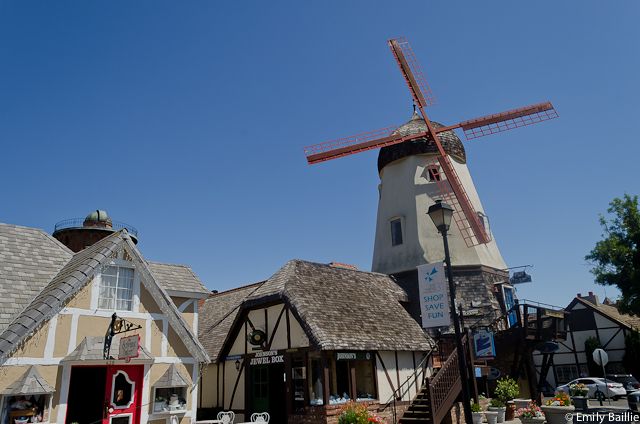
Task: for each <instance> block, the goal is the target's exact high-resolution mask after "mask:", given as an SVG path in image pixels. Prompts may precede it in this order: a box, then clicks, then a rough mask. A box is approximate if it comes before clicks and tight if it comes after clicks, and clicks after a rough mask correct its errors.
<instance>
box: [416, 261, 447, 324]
mask: <svg viewBox="0 0 640 424" xmlns="http://www.w3.org/2000/svg"><path fill="white" fill-rule="evenodd" d="M418 290H419V293H420V314H421V315H422V327H423V328H433V327H448V326H449V324H450V323H451V316H450V315H449V296H448V294H447V281H446V278H445V275H444V265H443V264H442V262H438V263H435V264H426V265H420V266H419V267H418Z"/></svg>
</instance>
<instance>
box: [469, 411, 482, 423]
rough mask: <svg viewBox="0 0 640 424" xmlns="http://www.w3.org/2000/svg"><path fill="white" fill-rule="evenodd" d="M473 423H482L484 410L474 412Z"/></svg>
mask: <svg viewBox="0 0 640 424" xmlns="http://www.w3.org/2000/svg"><path fill="white" fill-rule="evenodd" d="M471 415H473V416H472V417H471V418H472V419H473V424H482V412H472V413H471Z"/></svg>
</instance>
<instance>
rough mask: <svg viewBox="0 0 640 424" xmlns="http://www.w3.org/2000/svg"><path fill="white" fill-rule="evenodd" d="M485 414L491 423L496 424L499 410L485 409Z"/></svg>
mask: <svg viewBox="0 0 640 424" xmlns="http://www.w3.org/2000/svg"><path fill="white" fill-rule="evenodd" d="M484 416H485V418H486V419H487V422H488V423H489V424H496V423H497V422H498V411H485V413H484Z"/></svg>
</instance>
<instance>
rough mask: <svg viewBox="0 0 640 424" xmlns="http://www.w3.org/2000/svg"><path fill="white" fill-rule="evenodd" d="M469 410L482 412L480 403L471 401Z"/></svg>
mask: <svg viewBox="0 0 640 424" xmlns="http://www.w3.org/2000/svg"><path fill="white" fill-rule="evenodd" d="M471 412H482V409H480V404H479V403H475V402H471Z"/></svg>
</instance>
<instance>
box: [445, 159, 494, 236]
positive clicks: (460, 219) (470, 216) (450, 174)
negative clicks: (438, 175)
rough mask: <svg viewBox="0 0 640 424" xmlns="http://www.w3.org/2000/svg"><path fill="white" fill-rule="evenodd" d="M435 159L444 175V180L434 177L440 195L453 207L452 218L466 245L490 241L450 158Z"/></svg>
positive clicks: (488, 234)
mask: <svg viewBox="0 0 640 424" xmlns="http://www.w3.org/2000/svg"><path fill="white" fill-rule="evenodd" d="M436 160H437V162H438V164H439V165H440V167H441V169H442V171H443V173H444V175H445V176H446V180H443V179H436V182H437V184H438V190H439V191H440V196H441V197H442V200H443V201H444V202H446V203H448V204H449V205H450V206H451V207H452V208H453V210H454V212H453V219H454V221H455V222H456V225H457V226H458V228H459V229H460V233H461V234H462V238H463V239H464V241H465V243H466V244H467V247H472V246H477V245H479V244H484V243H488V242H490V241H491V234H490V233H489V232H488V231H487V229H486V228H485V227H484V223H483V222H482V221H481V220H480V217H479V216H478V213H477V212H476V210H475V208H474V207H473V205H472V204H471V200H470V199H469V196H468V195H467V191H466V190H465V188H464V186H463V185H462V182H461V181H460V177H459V176H458V173H457V172H456V170H455V168H454V167H453V164H452V163H451V160H450V159H449V157H448V156H437V157H436V158H435V159H434V161H436ZM434 163H435V162H434Z"/></svg>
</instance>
